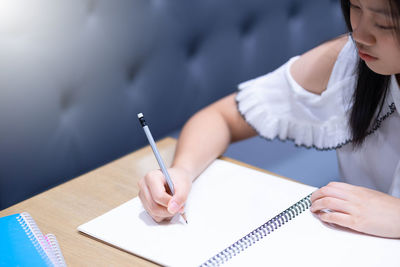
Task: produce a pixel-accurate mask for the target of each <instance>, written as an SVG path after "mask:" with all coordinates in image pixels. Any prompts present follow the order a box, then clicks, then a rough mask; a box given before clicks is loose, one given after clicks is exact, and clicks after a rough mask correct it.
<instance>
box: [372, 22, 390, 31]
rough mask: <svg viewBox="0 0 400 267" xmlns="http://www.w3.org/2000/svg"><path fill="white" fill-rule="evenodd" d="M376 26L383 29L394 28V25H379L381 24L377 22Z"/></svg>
mask: <svg viewBox="0 0 400 267" xmlns="http://www.w3.org/2000/svg"><path fill="white" fill-rule="evenodd" d="M375 26H376V27H377V28H379V29H381V30H391V31H392V30H394V26H383V25H379V24H375Z"/></svg>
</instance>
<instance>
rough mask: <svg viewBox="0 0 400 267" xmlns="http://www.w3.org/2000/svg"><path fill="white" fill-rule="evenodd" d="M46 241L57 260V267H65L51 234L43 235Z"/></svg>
mask: <svg viewBox="0 0 400 267" xmlns="http://www.w3.org/2000/svg"><path fill="white" fill-rule="evenodd" d="M45 238H46V240H47V241H48V242H49V244H50V246H51V247H52V249H53V252H54V255H55V257H56V259H57V266H59V267H66V266H67V264H66V263H65V259H64V256H63V255H62V253H61V249H60V246H59V245H58V242H57V238H56V237H55V235H53V234H47V235H45Z"/></svg>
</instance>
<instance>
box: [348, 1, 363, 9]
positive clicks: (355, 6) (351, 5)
mask: <svg viewBox="0 0 400 267" xmlns="http://www.w3.org/2000/svg"><path fill="white" fill-rule="evenodd" d="M349 5H350V8H354V9H360V7H359V6H357V5H355V4H353V3H352V2H349Z"/></svg>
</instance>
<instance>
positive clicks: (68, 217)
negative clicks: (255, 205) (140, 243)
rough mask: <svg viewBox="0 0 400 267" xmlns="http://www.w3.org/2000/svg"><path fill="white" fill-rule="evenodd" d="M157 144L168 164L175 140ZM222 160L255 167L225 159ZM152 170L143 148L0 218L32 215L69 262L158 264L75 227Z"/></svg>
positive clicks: (133, 189) (131, 190)
mask: <svg viewBox="0 0 400 267" xmlns="http://www.w3.org/2000/svg"><path fill="white" fill-rule="evenodd" d="M157 145H158V148H159V150H160V153H161V155H162V157H163V159H164V160H165V162H166V164H167V165H169V164H170V163H171V162H172V158H173V155H174V152H175V146H176V140H175V139H173V138H165V139H163V140H161V141H159V142H158V143H157ZM222 159H224V160H228V161H231V162H234V163H237V164H240V165H243V166H247V167H250V168H255V167H252V166H250V165H247V164H245V163H242V162H239V161H236V160H233V159H229V158H226V157H222ZM156 168H158V165H157V161H156V159H155V157H154V155H153V153H152V151H151V148H150V146H147V147H144V148H142V149H139V150H137V151H135V152H133V153H131V154H128V155H127V156H124V157H122V158H120V159H117V160H115V161H113V162H111V163H109V164H107V165H104V166H102V167H100V168H98V169H95V170H93V171H91V172H89V173H87V174H84V175H82V176H80V177H77V178H75V179H72V180H70V181H68V182H66V183H64V184H62V185H59V186H57V187H55V188H52V189H50V190H48V191H46V192H43V193H41V194H39V195H37V196H34V197H32V198H30V199H28V200H25V201H22V202H20V203H18V204H16V205H14V206H11V207H9V208H7V209H4V210H2V211H0V217H3V216H7V215H11V214H14V213H21V212H24V211H26V212H28V213H30V214H31V215H32V217H33V218H34V219H35V221H36V223H37V224H38V226H39V228H40V229H41V231H42V232H43V233H44V234H47V233H53V234H55V236H56V237H57V240H58V242H59V244H60V247H61V250H62V253H63V255H64V257H65V260H66V262H67V265H69V266H156V265H155V264H154V263H151V262H148V261H146V260H145V259H142V258H140V257H137V256H135V255H132V254H129V253H127V252H124V251H122V250H119V249H118V248H115V247H112V246H109V245H107V244H105V243H102V242H99V241H97V240H94V239H92V238H90V237H88V236H86V235H84V234H80V233H79V232H78V231H77V227H78V226H79V225H81V224H83V223H86V222H88V221H90V220H91V219H94V218H96V217H97V216H100V215H102V214H103V213H105V212H107V211H109V210H111V209H113V208H115V207H117V206H119V205H121V204H122V203H124V202H126V201H128V200H130V199H132V198H134V197H136V196H137V194H138V186H137V182H138V181H139V179H140V178H141V177H143V176H144V175H145V174H146V173H147V172H148V171H150V170H152V169H156ZM255 169H257V168H255ZM258 170H261V169H258ZM261 171H263V170H261Z"/></svg>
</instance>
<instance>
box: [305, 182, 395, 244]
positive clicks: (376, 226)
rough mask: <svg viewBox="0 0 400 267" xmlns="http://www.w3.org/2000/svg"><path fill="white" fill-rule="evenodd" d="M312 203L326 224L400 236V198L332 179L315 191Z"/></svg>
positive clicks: (386, 235)
mask: <svg viewBox="0 0 400 267" xmlns="http://www.w3.org/2000/svg"><path fill="white" fill-rule="evenodd" d="M311 202H312V205H311V211H312V212H314V213H316V214H317V215H318V217H319V218H320V219H321V220H322V221H324V222H326V223H334V224H337V225H340V226H343V227H347V228H351V229H353V230H356V231H359V232H363V233H367V234H371V235H376V236H381V237H391V238H400V199H399V198H396V197H393V196H390V195H388V194H384V193H382V192H379V191H375V190H372V189H368V188H365V187H360V186H354V185H350V184H346V183H339V182H332V183H329V184H328V185H327V186H324V187H322V188H320V189H319V190H317V191H315V192H314V193H313V194H312V196H311ZM324 210H330V211H331V212H323V211H324Z"/></svg>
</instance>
